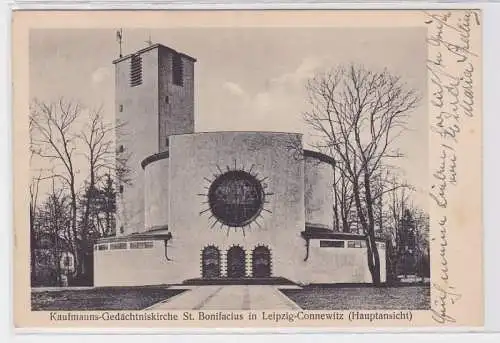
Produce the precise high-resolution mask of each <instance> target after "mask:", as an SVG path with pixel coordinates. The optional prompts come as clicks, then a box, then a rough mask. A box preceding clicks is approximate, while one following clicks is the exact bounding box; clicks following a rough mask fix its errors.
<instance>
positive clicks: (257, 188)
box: [24, 13, 479, 325]
mask: <svg viewBox="0 0 500 343" xmlns="http://www.w3.org/2000/svg"><path fill="white" fill-rule="evenodd" d="M346 15H347V14H346ZM365 15H367V14H365ZM382 15H383V14H380V16H382ZM407 15H408V16H411V14H407ZM453 15H455V16H456V17H458V16H459V15H461V14H460V13H458V14H453ZM338 16H339V17H340V16H341V14H338ZM372 16H375V13H372ZM421 17H422V20H421V25H413V26H412V25H409V26H402V25H400V24H398V25H399V26H397V27H391V26H388V25H373V26H370V25H367V23H363V24H362V25H361V24H360V25H359V26H358V25H355V24H351V25H349V26H340V25H334V26H329V25H322V24H318V25H312V24H311V25H295V26H293V25H274V26H273V25H270V26H265V25H254V26H251V25H243V24H242V25H241V26H230V25H224V24H222V25H220V26H217V25H212V26H208V27H205V26H200V27H197V25H196V23H195V21H194V20H193V21H192V24H191V25H180V26H171V27H164V26H158V27H155V25H154V24H153V23H152V24H151V25H148V26H143V27H137V25H127V21H122V22H121V24H120V23H119V25H116V27H108V26H106V27H96V28H91V27H89V28H78V27H76V28H75V27H68V28H61V27H56V26H57V25H54V27H50V28H43V27H42V28H30V29H29V32H28V38H27V39H28V52H29V53H28V57H27V60H29V73H28V78H29V99H27V101H28V102H29V114H28V115H27V117H29V118H28V119H27V120H26V123H27V125H28V129H29V169H30V170H29V194H25V195H24V197H25V198H26V199H28V202H29V231H28V230H27V231H26V232H29V233H27V235H29V249H28V250H29V258H28V257H26V263H29V295H30V296H29V297H30V299H29V307H30V310H31V311H32V312H39V313H42V312H50V319H51V320H58V319H59V320H71V316H72V315H71V313H75V315H74V317H73V319H77V317H81V318H82V319H83V320H86V319H88V318H84V317H85V316H87V317H88V316H92V315H91V313H94V312H95V311H129V312H130V311H138V312H137V313H147V312H151V313H169V316H170V315H172V313H177V312H176V311H181V312H179V313H181V317H182V313H183V312H182V311H196V312H191V314H189V315H187V313H188V312H184V316H185V318H184V320H234V319H240V320H252V319H257V318H253V317H252V315H253V314H252V313H250V314H249V315H248V316H247V315H246V314H242V313H245V312H241V311H257V312H255V313H256V314H255V316H259V318H258V320H271V321H272V320H275V318H277V319H276V325H282V322H281V320H283V321H284V322H286V321H287V320H289V321H294V320H299V321H300V320H303V319H304V320H307V319H313V318H317V317H314V315H313V313H315V311H326V312H325V313H330V315H333V316H334V317H337V319H341V318H342V317H343V316H347V315H348V316H349V320H350V321H355V320H360V321H363V320H367V322H368V323H370V322H372V319H377V320H378V319H382V318H383V319H387V320H400V321H406V323H407V325H411V324H409V322H411V321H412V318H411V317H412V315H413V314H412V311H425V312H426V313H429V315H428V317H432V319H434V322H438V323H439V322H448V323H453V322H454V320H455V318H454V317H452V316H451V315H449V314H448V313H447V309H446V308H445V307H446V306H445V303H446V304H448V303H455V302H456V303H458V302H459V301H460V299H461V298H462V294H461V293H460V292H459V291H458V290H457V291H456V292H455V291H451V290H450V289H452V288H445V286H440V285H441V284H436V283H435V282H434V280H435V279H434V278H436V280H437V278H441V277H442V276H443V274H440V273H443V268H447V266H446V265H445V264H443V260H444V261H446V260H445V259H446V256H445V255H444V254H445V253H443V249H444V248H441V250H439V246H440V244H441V247H442V246H443V245H442V243H443V240H444V239H446V237H444V236H443V235H444V233H443V229H442V228H443V227H444V224H445V223H443V222H442V220H441V222H440V225H441V231H439V230H440V228H437V229H436V231H435V234H432V232H431V231H432V230H431V226H432V225H437V224H432V222H433V220H432V213H433V212H432V211H433V208H435V207H441V208H444V207H446V204H445V205H444V206H441V205H442V201H447V195H446V194H445V192H447V189H445V188H444V187H445V186H446V183H444V182H445V181H447V182H448V184H447V187H448V188H452V187H453V181H457V180H458V179H459V178H460V176H461V175H460V174H458V176H457V179H456V180H452V177H453V176H456V175H455V174H453V172H454V171H455V169H454V168H455V165H456V164H459V163H460V164H461V165H462V164H463V162H462V160H464V161H465V158H463V159H462V160H460V161H458V160H457V159H456V158H455V159H453V158H454V157H450V156H451V152H452V151H454V149H455V146H453V145H452V143H450V144H449V145H447V144H444V143H443V144H441V145H440V147H442V150H439V152H441V151H442V152H443V153H444V154H445V155H444V157H443V156H442V158H441V162H442V165H443V170H442V173H441V174H440V173H439V172H436V171H433V170H431V169H432V168H433V164H432V162H431V155H430V151H433V152H434V153H437V151H438V150H437V148H436V149H434V148H432V149H431V144H432V139H433V138H432V137H433V135H434V136H435V135H436V133H439V137H441V138H443V139H446V138H447V135H452V136H453V137H452V138H453V139H457V137H458V132H459V131H460V130H455V131H450V130H452V128H453V126H451V124H448V123H446V121H447V120H448V119H449V118H450V116H453V113H451V111H450V113H448V112H446V113H447V114H443V113H445V110H442V112H441V116H444V117H443V118H441V119H440V121H439V123H438V124H439V125H437V124H436V117H434V116H432V115H430V114H429V113H430V111H431V107H433V106H436V103H437V102H438V101H441V102H443V101H448V100H449V99H447V98H446V97H447V96H449V94H454V93H453V92H452V90H450V86H449V85H445V84H443V85H440V86H439V87H440V88H439V89H437V90H436V88H435V87H436V85H437V82H441V83H444V82H445V81H444V79H445V78H447V77H448V78H450V77H451V76H450V74H449V73H451V72H446V71H443V70H441V71H437V70H436V69H433V67H432V66H430V62H433V63H434V65H444V63H442V62H443V61H447V60H446V56H445V55H442V54H441V53H440V54H439V55H437V56H438V59H437V60H436V59H433V58H434V57H433V56H432V55H431V53H429V51H430V50H429V46H430V45H432V37H433V36H432V35H433V33H432V32H431V31H432V30H434V28H433V25H436V23H438V24H439V23H440V22H446V23H448V24H449V25H451V24H450V23H451V21H452V20H456V19H455V17H453V16H452V15H451V14H450V16H449V17H446V15H443V16H441V17H437V16H436V17H433V16H431V15H429V16H425V15H421ZM419 18H420V17H419ZM443 18H445V19H443ZM353 19H354V18H353ZM388 19H389V18H388ZM356 20H363V15H359V17H358V18H357V19H356ZM373 20H375V21H376V19H373ZM446 20H448V21H446ZM460 20H461V19H459V22H461V23H462V21H460ZM395 25H396V24H395ZM440 25H441V24H440ZM471 25H472V24H471ZM441 30H442V31H443V30H444V29H442V27H441ZM438 33H439V31H438ZM439 34H440V35H441V36H437V37H440V38H439V39H438V40H437V44H438V45H440V44H441V46H445V45H444V38H442V36H443V35H444V34H445V33H443V32H440V33H439ZM429 37H431V38H429ZM446 43H447V44H450V43H449V42H446ZM448 51H451V50H450V48H449V46H448ZM460 51H461V50H460ZM464 55H466V54H465V53H464ZM439 58H440V59H439ZM466 58H467V56H466ZM447 73H448V75H446V74H447ZM433 77H434V79H433ZM429 80H430V81H429ZM432 80H434V81H432ZM457 80H459V81H458V82H461V83H464V82H466V81H465V79H464V77H462V78H457ZM446 82H448V81H446ZM455 86H456V85H455ZM457 92H458V93H457V95H456V99H457V101H461V98H460V97H462V96H466V95H468V93H461V92H462V91H460V92H459V91H457ZM444 93H446V94H448V95H446V94H444ZM443 94H444V95H443ZM459 98H460V99H459ZM443 99H444V100H443ZM477 101H478V100H477ZM455 107H457V106H455ZM460 108H461V109H462V108H464V107H463V106H462V105H460ZM446 111H447V110H446ZM464 111H465V110H464ZM455 117H456V116H455ZM433 118H434V119H433ZM461 119H462V118H461ZM28 122H29V123H28ZM463 122H465V119H464V121H463ZM443 123H445V124H444V125H441V124H443ZM455 127H458V126H455ZM441 129H442V130H441ZM465 130H466V129H465V128H464V131H465ZM450 132H451V133H450ZM457 149H458V148H457ZM471 149H472V148H471ZM446 154H448V155H446ZM438 155H439V154H438ZM453 156H455V155H453ZM25 157H26V158H27V156H25ZM448 158H451V161H452V162H453V163H455V165H453V166H452V167H450V163H449V160H448ZM434 165H436V164H434ZM437 165H438V166H439V164H437ZM464 167H465V166H461V168H464ZM450 168H451V169H450ZM450 170H451V171H450ZM457 170H459V169H458V167H457ZM448 173H451V174H450V175H452V176H450V175H448ZM438 181H439V182H438ZM443 184H445V186H443ZM450 192H451V191H450ZM454 194H455V193H452V195H450V197H451V196H454ZM462 196H463V194H462ZM473 196H474V195H473V194H472V193H471V199H472V197H473ZM450 201H451V200H450ZM440 204H441V205H440ZM26 215H28V214H26ZM436 218H437V217H436ZM434 222H436V220H434ZM450 230H451V228H450ZM464 235H465V233H464ZM464 237H465V236H464ZM464 237H462V238H464ZM462 238H461V239H462ZM439 239H441V241H439ZM465 239H467V238H466V237H465ZM451 241H452V239H450V245H451ZM433 242H434V243H433ZM432 244H437V248H436V249H435V248H431V245H432ZM478 253H479V251H478ZM449 259H451V257H449ZM431 261H434V262H432V263H431ZM433 263H434V264H436V266H435V267H432V265H433ZM440 264H441V265H440ZM434 268H436V272H435V273H434ZM431 269H432V279H431ZM446 276H447V275H446ZM447 277H448V276H447ZM453 286H454V285H453ZM446 287H448V286H446ZM450 287H451V283H450ZM433 292H434V293H433ZM432 294H434V295H436V296H432ZM443 297H444V298H445V299H444V298H443ZM439 301H440V302H439ZM450 306H451V305H450ZM28 310H29V309H28ZM58 311H61V312H58ZM263 311H264V312H263ZM266 311H267V312H266ZM343 311H349V312H348V314H342V313H343ZM366 311H368V312H366ZM370 311H371V312H370ZM374 311H375V312H374ZM376 311H381V312H376ZM134 313H135V312H134ZM282 313H283V314H282ZM346 313H347V312H346ZM367 313H375V314H377V313H379V314H380V316H381V317H380V318H379V317H376V316H375V314H374V315H373V316H374V317H371V315H369V314H367ZM384 313H385V316H386V317H382V316H384ZM284 314H286V316H285V317H280V316H283V315H284ZM379 314H377V316H378V315H379ZM288 315H290V316H292V318H295V319H288V317H287V316H288ZM58 316H59V317H58ZM64 316H67V318H66V319H65V318H63V317H64ZM82 316H83V317H82ZM266 316H268V318H266ZM261 317H262V318H261ZM280 318H281V319H280ZM285 318H286V320H285ZM329 318H330V317H329ZM181 319H182V318H181ZM278 319H279V320H278ZM333 319H335V318H333ZM344 319H345V318H344ZM368 319H369V320H368ZM372 325H375V323H372Z"/></svg>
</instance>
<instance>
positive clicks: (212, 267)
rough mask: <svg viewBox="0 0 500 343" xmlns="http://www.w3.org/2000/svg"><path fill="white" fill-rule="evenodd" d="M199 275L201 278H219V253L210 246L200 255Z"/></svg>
mask: <svg viewBox="0 0 500 343" xmlns="http://www.w3.org/2000/svg"><path fill="white" fill-rule="evenodd" d="M201 271H202V272H201V273H202V276H203V278H205V279H212V278H218V277H220V252H219V249H217V248H216V247H214V246H212V245H210V246H208V247H205V248H204V249H203V252H202V253H201Z"/></svg>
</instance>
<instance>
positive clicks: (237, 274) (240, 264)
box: [227, 246, 245, 278]
mask: <svg viewBox="0 0 500 343" xmlns="http://www.w3.org/2000/svg"><path fill="white" fill-rule="evenodd" d="M227 277H230V278H242V277H245V250H243V248H242V247H238V246H234V247H232V248H230V249H229V250H228V251H227Z"/></svg>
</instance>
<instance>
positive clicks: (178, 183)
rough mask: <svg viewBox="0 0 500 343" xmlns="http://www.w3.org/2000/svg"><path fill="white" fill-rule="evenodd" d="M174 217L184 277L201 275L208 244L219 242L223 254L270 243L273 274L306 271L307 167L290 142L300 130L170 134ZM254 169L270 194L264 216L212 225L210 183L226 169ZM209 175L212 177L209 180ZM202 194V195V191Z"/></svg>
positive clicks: (175, 254) (297, 139) (293, 275)
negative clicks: (247, 222) (241, 223)
mask: <svg viewBox="0 0 500 343" xmlns="http://www.w3.org/2000/svg"><path fill="white" fill-rule="evenodd" d="M170 140H171V141H170V166H169V167H170V173H169V176H170V197H171V198H170V217H169V229H170V231H171V232H172V235H173V239H172V248H171V252H172V258H173V259H174V260H175V262H176V263H178V264H179V265H181V266H182V268H181V269H179V270H178V277H179V279H182V280H184V279H186V278H196V277H200V276H201V273H200V263H201V261H200V255H201V251H202V249H203V247H205V246H206V245H209V244H213V245H216V246H218V247H219V249H220V250H221V252H222V253H223V256H224V255H225V253H226V251H227V249H229V248H230V247H231V246H232V245H241V246H242V247H243V248H244V249H245V250H246V251H247V254H250V253H251V250H252V249H253V248H254V247H255V246H257V245H258V244H264V245H267V246H268V247H269V248H270V250H271V254H272V260H273V264H272V274H273V275H274V276H283V277H287V278H290V279H292V280H293V279H296V278H297V277H298V275H300V274H301V273H302V271H301V270H300V261H301V259H302V256H303V255H302V254H301V253H300V252H298V251H296V249H299V250H302V247H303V245H304V241H303V239H302V238H301V237H300V232H301V231H303V230H304V167H303V160H302V159H301V158H297V155H296V153H295V152H294V151H290V148H289V147H290V146H294V145H293V144H291V143H294V144H295V145H296V144H297V143H299V144H300V142H301V137H300V135H298V134H287V133H271V132H259V133H256V132H214V133H199V134H193V135H178V136H171V138H170ZM235 163H236V169H241V168H243V169H245V170H247V171H248V170H249V169H250V168H251V167H252V165H253V167H252V172H255V173H257V174H258V177H259V178H261V179H263V178H266V179H265V180H264V182H263V183H264V185H266V186H267V188H266V192H269V193H273V194H272V195H269V196H267V197H266V200H267V203H266V204H265V206H264V208H265V209H266V210H268V211H271V212H272V213H269V212H266V211H262V217H260V218H259V219H258V221H259V223H260V226H261V228H260V227H259V226H257V225H256V224H252V226H251V228H247V229H246V230H245V234H243V232H242V230H241V229H231V230H230V231H229V232H228V231H227V227H224V228H221V227H220V225H218V224H217V225H215V226H214V227H213V228H210V226H211V223H212V220H210V219H209V217H210V214H211V213H210V211H207V212H205V213H204V214H200V212H201V211H203V210H205V209H207V208H208V204H206V203H204V202H206V200H207V198H206V196H205V195H204V194H207V192H208V187H209V186H210V182H209V181H207V180H206V179H208V180H213V179H215V176H214V175H217V174H220V172H219V171H218V168H217V166H219V168H221V169H222V170H226V168H227V167H229V168H230V169H234V168H235ZM205 178H206V179H205ZM199 194H201V195H199Z"/></svg>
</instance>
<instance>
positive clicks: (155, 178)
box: [144, 158, 169, 230]
mask: <svg viewBox="0 0 500 343" xmlns="http://www.w3.org/2000/svg"><path fill="white" fill-rule="evenodd" d="M168 165H169V159H168V158H164V159H161V160H158V161H154V162H152V163H150V164H148V165H147V166H146V167H145V170H144V180H145V185H144V208H145V218H144V223H145V230H148V229H152V228H155V227H158V226H165V225H168V210H169V208H168V207H169V192H168V190H169V186H168V182H169V180H168V179H169V177H168V174H169V169H168Z"/></svg>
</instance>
